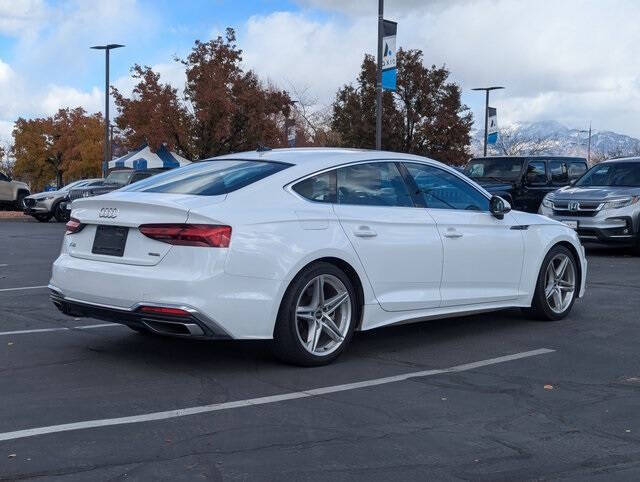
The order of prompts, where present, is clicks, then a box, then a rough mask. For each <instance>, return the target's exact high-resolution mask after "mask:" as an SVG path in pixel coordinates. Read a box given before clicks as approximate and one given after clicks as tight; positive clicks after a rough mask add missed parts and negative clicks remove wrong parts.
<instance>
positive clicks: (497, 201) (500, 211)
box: [489, 196, 511, 219]
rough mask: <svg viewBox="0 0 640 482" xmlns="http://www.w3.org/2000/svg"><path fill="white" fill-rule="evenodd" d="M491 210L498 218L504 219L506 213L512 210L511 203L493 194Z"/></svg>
mask: <svg viewBox="0 0 640 482" xmlns="http://www.w3.org/2000/svg"><path fill="white" fill-rule="evenodd" d="M489 211H490V212H491V214H492V215H493V216H494V217H495V218H497V219H504V215H505V214H507V213H508V212H509V211H511V205H510V204H509V203H508V202H507V201H505V200H504V199H502V198H501V197H500V196H491V200H490V201H489Z"/></svg>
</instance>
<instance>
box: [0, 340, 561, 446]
mask: <svg viewBox="0 0 640 482" xmlns="http://www.w3.org/2000/svg"><path fill="white" fill-rule="evenodd" d="M554 351H555V350H549V349H547V348H540V349H538V350H531V351H525V352H521V353H516V354H514V355H506V356H501V357H498V358H490V359H488V360H481V361H477V362H473V363H466V364H464V365H457V366H454V367H450V368H444V369H436V370H423V371H419V372H411V373H404V374H402V375H395V376H391V377H384V378H374V379H371V380H364V381H361V382H355V383H346V384H344V385H334V386H330V387H322V388H314V389H311V390H305V391H301V392H292V393H283V394H280V395H271V396H268V397H259V398H249V399H246V400H236V401H234V402H224V403H214V404H211V405H202V406H199V407H190V408H180V409H177V410H167V411H165V412H153V413H147V414H141V415H133V416H130V417H119V418H103V419H99V420H85V421H83V422H74V423H65V424H62V425H50V426H48V427H37V428H30V429H26V430H16V431H15V432H5V433H0V441H2V440H15V439H21V438H26V437H33V436H36V435H45V434H49V433H58V432H69V431H72V430H84V429H88V428H96V427H107V426H112V425H125V424H132V423H140V422H151V421H154V420H166V419H171V418H178V417H186V416H188V415H196V414H200V413H208V412H217V411H220V410H230V409H233V408H242V407H251V406H256V405H266V404H269V403H277V402H284V401H286V400H296V399H299V398H309V397H316V396H319V395H327V394H329V393H337V392H345V391H348V390H356V389H359V388H366V387H374V386H378V385H385V384H387V383H395V382H401V381H405V380H410V379H412V378H422V377H429V376H433V375H440V374H443V373H456V372H463V371H466V370H473V369H474V368H480V367H484V366H487V365H495V364H497V363H504V362H508V361H513V360H519V359H521V358H528V357H532V356H537V355H544V354H546V353H552V352H554Z"/></svg>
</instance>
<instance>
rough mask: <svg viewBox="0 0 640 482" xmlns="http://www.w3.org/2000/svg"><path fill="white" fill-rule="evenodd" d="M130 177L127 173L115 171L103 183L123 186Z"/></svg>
mask: <svg viewBox="0 0 640 482" xmlns="http://www.w3.org/2000/svg"><path fill="white" fill-rule="evenodd" d="M130 177H131V173H130V172H129V171H116V172H112V173H111V174H109V175H108V176H107V178H106V179H105V180H104V183H105V184H116V185H118V186H125V185H126V184H127V183H128V182H129V178H130Z"/></svg>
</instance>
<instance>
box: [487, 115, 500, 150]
mask: <svg viewBox="0 0 640 482" xmlns="http://www.w3.org/2000/svg"><path fill="white" fill-rule="evenodd" d="M488 117H489V119H488V127H487V144H495V143H496V142H498V115H497V111H496V108H495V107H489V112H488Z"/></svg>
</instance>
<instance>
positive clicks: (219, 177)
mask: <svg viewBox="0 0 640 482" xmlns="http://www.w3.org/2000/svg"><path fill="white" fill-rule="evenodd" d="M289 166H290V164H285V163H281V162H265V161H246V160H241V159H229V160H220V161H202V162H194V163H192V164H189V165H188V166H185V167H181V168H178V169H173V170H171V171H167V172H164V173H162V174H158V175H156V176H152V177H149V178H147V179H145V180H143V181H140V182H137V183H135V184H132V185H130V186H128V187H126V188H124V189H122V191H134V192H161V193H170V194H195V195H198V196H218V195H221V194H227V193H230V192H233V191H236V190H238V189H241V188H243V187H245V186H248V185H249V184H253V183H254V182H256V181H259V180H261V179H264V178H265V177H267V176H270V175H272V174H275V173H276V172H279V171H282V170H283V169H286V168H287V167H289Z"/></svg>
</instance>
